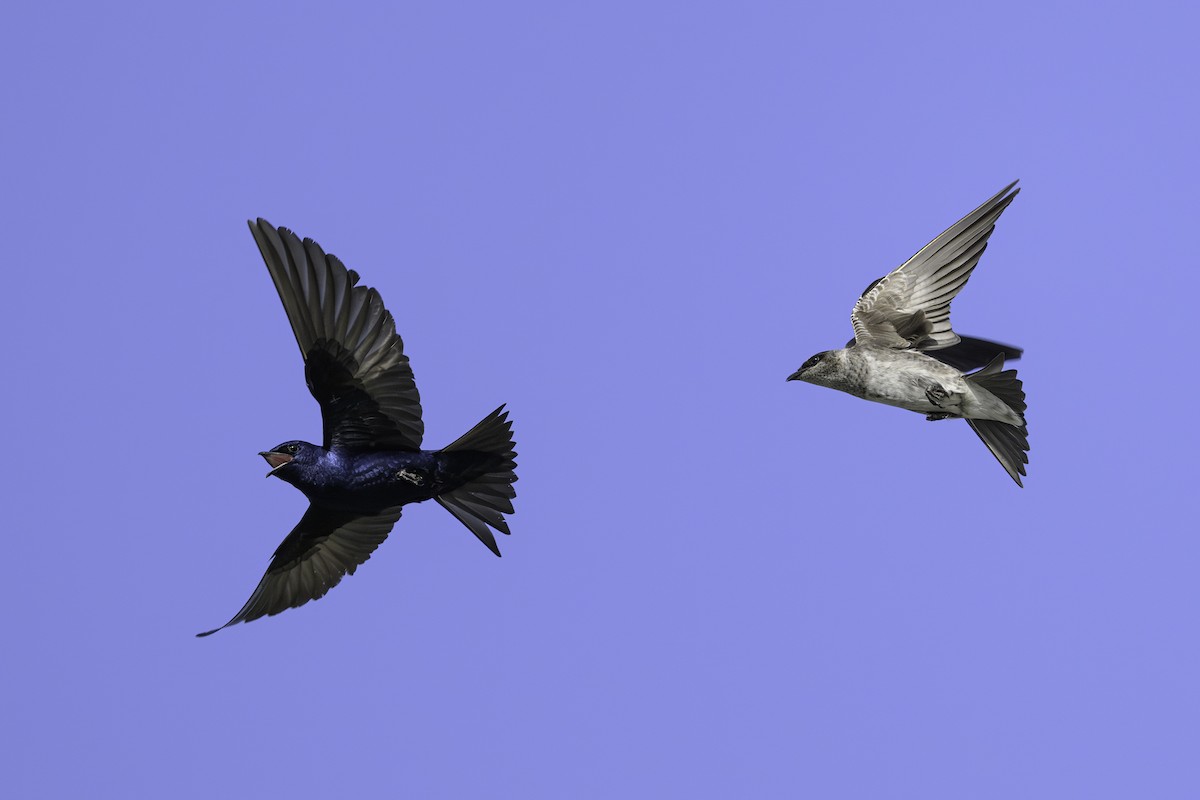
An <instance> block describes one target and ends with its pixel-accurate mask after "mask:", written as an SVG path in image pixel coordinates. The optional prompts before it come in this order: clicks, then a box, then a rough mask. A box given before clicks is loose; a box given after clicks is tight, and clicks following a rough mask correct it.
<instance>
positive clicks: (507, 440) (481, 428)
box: [436, 406, 517, 555]
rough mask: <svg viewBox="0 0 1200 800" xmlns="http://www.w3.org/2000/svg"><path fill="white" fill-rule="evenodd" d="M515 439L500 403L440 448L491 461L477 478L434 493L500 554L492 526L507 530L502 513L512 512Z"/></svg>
mask: <svg viewBox="0 0 1200 800" xmlns="http://www.w3.org/2000/svg"><path fill="white" fill-rule="evenodd" d="M515 447H516V442H514V441H513V435H512V423H511V422H510V421H509V419H508V412H507V411H505V410H504V406H500V408H497V409H496V410H495V411H493V412H492V413H491V414H488V415H487V416H486V417H484V418H483V420H482V421H481V422H480V423H479V424H478V425H476V426H475V427H474V428H471V430H469V431H467V432H466V433H465V434H463V435H462V436H460V437H459V438H458V439H456V440H455V441H454V442H452V443H451V444H449V445H447V446H446V447H444V448H443V450H444V451H452V450H458V451H470V452H475V453H482V454H485V455H489V456H492V457H493V459H494V461H495V463H494V465H493V466H490V467H488V471H487V472H485V473H484V474H482V475H480V476H479V477H477V478H472V479H471V480H469V481H467V482H466V483H464V484H463V485H462V486H459V487H458V488H456V489H453V490H451V491H449V492H446V493H445V494H440V495H438V496H437V498H436V499H437V501H438V503H440V504H441V505H442V507H443V508H445V509H446V510H447V511H449V512H450V513H451V514H453V515H454V517H455V518H456V519H457V520H458V521H459V522H461V523H462V524H463V525H466V526H467V529H468V530H469V531H471V533H473V534H475V535H476V536H477V537H478V538H479V541H481V542H483V543H484V544H485V545H487V547H488V549H489V550H491V551H492V552H493V553H495V554H496V555H500V548H499V547H498V546H497V544H496V537H495V536H493V535H492V531H491V529H489V527H488V526H489V525H490V526H491V527H492V528H495V529H496V530H498V531H500V532H501V533H503V534H508V533H510V531H509V529H508V522H507V521H506V520H505V519H504V515H505V514H512V513H513V504H512V498H514V497H516V496H517V491H516V489H514V488H513V487H512V484H513V482H514V481H516V479H517V474H516V468H517V463H516V461H515V460H514V459H515V458H516V457H517V453H516V450H515V449H514V448H515Z"/></svg>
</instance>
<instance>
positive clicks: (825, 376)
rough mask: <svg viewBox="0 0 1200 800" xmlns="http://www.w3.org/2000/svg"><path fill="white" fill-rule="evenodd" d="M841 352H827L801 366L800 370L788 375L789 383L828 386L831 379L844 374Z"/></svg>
mask: <svg viewBox="0 0 1200 800" xmlns="http://www.w3.org/2000/svg"><path fill="white" fill-rule="evenodd" d="M841 352H842V351H840V350H825V351H824V352H821V353H817V354H816V355H815V356H813V357H812V358H810V359H809V360H808V361H805V362H804V363H803V364H801V365H800V369H798V370H796V371H795V372H793V373H792V374H791V375H788V380H789V381H804V382H805V383H815V384H817V385H818V386H826V385H828V382H829V381H830V379H832V378H835V377H838V376H840V375H841V372H842V359H841V357H840V354H841Z"/></svg>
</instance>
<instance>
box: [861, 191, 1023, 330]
mask: <svg viewBox="0 0 1200 800" xmlns="http://www.w3.org/2000/svg"><path fill="white" fill-rule="evenodd" d="M1016 185H1017V184H1016V181H1014V182H1012V183H1010V184H1009V185H1008V186H1006V187H1004V189H1002V190H1001V191H1000V192H999V193H997V194H996V195H995V196H994V197H992V198H991V199H990V200H988V201H987V202H986V203H984V204H983V205H981V206H980V207H979V208H977V209H975V210H974V211H972V212H971V213H970V214H967V215H966V216H965V217H963V218H962V219H960V220H959V221H958V222H956V223H954V224H953V225H951V226H950V227H949V228H947V229H946V230H945V231H944V232H943V233H942V234H941V235H940V236H938V237H937V238H936V239H934V240H933V241H932V242H930V243H929V244H927V245H925V246H924V247H923V248H921V250H920V252H918V253H917V254H916V255H915V256H913V257H912V258H910V259H909V260H908V261H905V262H904V263H903V264H901V265H900V266H899V267H897V268H896V269H894V270H892V272H890V273H889V274H888V275H886V276H884V277H883V278H880V279H879V280H877V281H875V282H874V283H872V284H871V285H870V286H868V287H867V290H866V291H865V292H863V295H862V297H860V298H859V299H858V302H857V303H855V304H854V311H853V312H851V314H850V321H851V322H852V323H853V324H854V339H855V341H857V342H858V343H860V344H861V343H863V342H864V341H868V340H869V341H871V342H873V343H875V344H882V345H885V346H887V347H892V348H895V349H897V350H906V349H910V348H915V349H918V350H938V349H940V348H943V347H949V346H950V345H953V344H956V343H957V342H958V341H959V337H958V335H957V334H956V333H955V332H954V331H953V329H951V327H950V301H952V300H953V299H954V297H955V295H957V294H958V292H959V290H961V289H962V287H963V286H964V285H965V284H966V282H967V279H968V278H970V277H971V270H973V269H975V265H976V264H978V263H979V257H980V256H982V255H983V251H984V249H985V248H986V247H987V242H988V237H989V236H991V234H992V230H993V229H994V228H995V226H996V220H997V219H998V218H999V216H1000V214H1001V213H1003V211H1004V209H1006V208H1008V204H1009V203H1011V202H1012V200H1013V198H1014V197H1016V196H1017V192H1019V191H1021V190H1020V189H1014V188H1013V187H1014V186H1016Z"/></svg>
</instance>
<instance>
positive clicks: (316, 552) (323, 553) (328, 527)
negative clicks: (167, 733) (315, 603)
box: [197, 505, 400, 636]
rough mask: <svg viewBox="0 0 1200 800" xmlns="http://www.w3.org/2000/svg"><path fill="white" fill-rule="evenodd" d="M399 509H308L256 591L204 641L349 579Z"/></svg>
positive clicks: (319, 594) (322, 593)
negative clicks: (363, 511) (360, 511)
mask: <svg viewBox="0 0 1200 800" xmlns="http://www.w3.org/2000/svg"><path fill="white" fill-rule="evenodd" d="M398 519H400V506H395V507H394V508H389V509H385V510H384V511H381V512H379V513H378V514H374V515H356V514H353V513H351V512H345V511H332V510H329V509H325V508H321V507H320V506H316V505H310V506H309V507H308V510H307V511H305V512H304V516H303V517H301V518H300V522H299V523H297V525H296V527H295V528H294V529H293V530H292V532H291V533H289V534H288V535H287V538H286V539H284V540H283V543H282V544H280V545H279V548H278V549H277V550H276V551H275V557H274V558H272V559H271V565H270V566H269V567H267V572H266V574H264V575H263V577H262V580H260V581H259V582H258V587H257V588H255V590H254V593H253V594H251V595H250V599H249V600H247V601H246V605H244V606H242V610H241V611H239V612H238V613H237V614H235V615H234V617H233V619H231V620H229V622H226V623H225V624H224V625H222V626H221V627H220V628H214V629H213V630H211V631H205V632H204V633H200V634H197V636H208V635H210V634H213V633H216V632H217V631H219V630H221V629H222V628H228V627H229V626H230V625H234V624H236V623H238V622H250V621H251V620H255V619H258V618H259V617H263V616H268V615H273V614H278V613H279V612H281V611H286V610H287V609H289V608H296V607H297V606H302V605H304V604H305V603H307V602H308V601H309V600H316V599H318V598H320V597H324V596H325V593H326V592H328V591H329V590H330V589H332V588H333V587H334V586H337V585H338V582H339V581H341V579H342V576H343V575H353V574H354V570H356V569H358V565H359V564H362V563H363V562H364V561H366V560H367V559H368V558H370V557H371V553H372V552H374V550H375V548H376V547H378V546H379V545H380V544H381V543H382V542H383V540H384V539H386V538H387V536H388V533H389V532H390V531H391V530H392V526H393V525H395V524H396V520H398Z"/></svg>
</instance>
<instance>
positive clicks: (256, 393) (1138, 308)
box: [0, 2, 1200, 798]
mask: <svg viewBox="0 0 1200 800" xmlns="http://www.w3.org/2000/svg"><path fill="white" fill-rule="evenodd" d="M1128 5H1130V4H1101V3H1086V4H1085V3H1077V4H1071V3H1058V2H1039V3H1020V2H1017V3H1002V4H974V5H971V6H970V7H968V6H967V4H946V5H942V6H934V5H930V4H923V3H916V4H903V5H895V6H893V5H889V6H866V5H862V6H856V5H852V4H845V3H829V4H817V3H813V4H800V3H727V4H698V3H628V4H626V3H604V4H591V5H588V6H585V5H582V4H568V3H543V4H525V3H504V4H501V3H474V4H459V3H439V4H434V3H421V4H417V3H403V4H401V3H397V4H388V5H361V4H343V5H340V6H338V7H337V8H334V7H333V4H299V3H274V4H266V3H242V4H232V3H229V4H225V3H219V4H206V5H201V4H191V5H189V6H187V7H184V6H182V5H180V4H161V3H160V4H149V3H147V4H131V3H126V4H118V5H100V4H74V5H71V4H67V5H56V6H55V5H50V4H40V5H37V6H36V7H35V6H34V5H33V4H26V5H24V6H23V7H17V6H13V7H10V8H8V9H7V10H6V12H5V18H6V19H5V25H4V28H5V30H6V36H5V39H6V41H5V44H4V47H3V48H0V66H2V67H3V72H4V75H5V76H6V77H5V79H4V81H3V85H2V86H0V102H2V103H3V109H4V119H5V121H4V122H3V126H2V128H0V136H2V137H3V150H2V156H0V159H2V161H0V163H2V174H0V186H2V191H0V206H2V208H0V211H2V216H0V219H3V228H4V262H5V264H4V275H5V287H6V288H5V290H4V291H3V292H2V293H0V306H2V311H3V319H4V323H5V348H4V355H3V361H2V362H0V363H3V366H4V373H5V374H4V382H3V386H4V392H3V399H2V401H0V402H3V414H4V419H5V421H6V423H7V424H6V430H5V459H4V461H5V463H4V467H3V469H4V475H5V477H4V485H5V498H6V500H5V502H4V504H3V507H4V511H3V541H4V559H5V569H4V572H5V579H4V580H3V581H2V582H0V602H2V603H3V607H4V609H5V613H4V618H5V623H4V633H3V641H4V655H3V658H2V660H0V672H3V680H2V681H0V702H2V708H0V716H2V722H0V736H2V739H3V741H0V761H2V762H3V770H2V772H3V775H4V778H3V780H4V782H5V784H6V785H7V786H9V787H11V788H12V792H13V793H12V794H11V795H10V796H13V797H56V796H57V797H61V796H120V797H133V796H137V797H179V798H191V797H195V798H212V797H243V796H250V795H252V794H258V795H260V796H262V795H266V796H274V797H329V796H337V797H340V796H411V797H455V798H459V797H492V796H498V797H520V798H530V797H556V798H561V797H589V798H590V797H863V798H882V797H887V798H931V797H946V798H965V797H970V798H1014V797H1022V798H1030V797H1039V798H1042V797H1044V798H1070V797H1080V798H1099V797H1155V798H1169V797H1181V798H1183V797H1196V796H1200V761H1198V760H1197V758H1196V754H1197V748H1198V746H1200V736H1198V734H1200V730H1198V721H1197V711H1198V701H1200V688H1198V679H1197V675H1200V644H1198V638H1197V630H1196V629H1197V623H1196V618H1197V616H1196V609H1197V607H1198V605H1200V590H1198V588H1197V581H1196V573H1197V570H1196V565H1197V560H1198V559H1200V544H1198V543H1197V539H1196V533H1195V520H1194V518H1195V488H1194V483H1195V477H1196V467H1195V462H1194V460H1193V452H1194V449H1195V444H1196V435H1195V431H1194V426H1193V421H1192V415H1193V409H1194V404H1195V397H1196V380H1195V369H1194V366H1193V364H1192V362H1193V360H1194V357H1193V356H1192V355H1191V354H1190V351H1191V350H1192V349H1193V347H1192V346H1193V344H1194V341H1195V328H1196V313H1195V309H1194V307H1193V306H1194V302H1195V300H1194V298H1195V293H1196V290H1197V288H1198V287H1197V280H1196V277H1195V273H1196V253H1195V241H1194V240H1195V228H1196V220H1197V211H1198V210H1200V209H1198V207H1197V205H1198V204H1197V201H1196V185H1197V180H1196V179H1197V174H1196V173H1197V170H1196V165H1197V156H1196V143H1197V134H1198V130H1197V128H1198V125H1197V114H1196V102H1195V90H1196V75H1197V67H1198V66H1200V64H1198V59H1197V56H1196V49H1195V40H1194V38H1195V37H1194V32H1195V30H1196V25H1197V19H1196V14H1195V12H1194V11H1193V10H1192V8H1191V7H1190V6H1188V5H1185V4H1182V3H1181V4H1177V5H1171V4H1162V3H1148V4H1143V5H1142V7H1141V8H1140V9H1138V10H1131V8H1129V7H1128ZM1014 178H1020V179H1021V181H1022V183H1021V185H1022V187H1023V191H1022V193H1021V195H1020V196H1019V197H1018V198H1017V200H1016V202H1015V203H1014V204H1013V205H1012V206H1011V207H1010V209H1009V210H1008V211H1007V212H1006V213H1005V214H1004V216H1003V218H1002V219H1001V220H1000V222H999V225H998V227H997V229H996V233H995V235H994V236H993V239H992V244H991V246H990V247H989V249H988V252H987V254H986V255H985V256H984V258H983V260H982V262H981V264H980V267H979V269H978V271H977V272H976V274H975V277H974V278H973V279H972V281H971V283H970V285H969V286H968V287H967V289H966V290H965V291H964V293H963V294H962V296H961V297H960V298H959V299H958V301H957V302H956V304H955V314H954V320H955V327H956V328H957V329H958V330H960V331H961V332H963V333H967V334H973V335H978V336H985V337H990V338H995V339H999V340H1001V341H1009V342H1013V343H1015V344H1019V345H1021V346H1023V347H1025V348H1026V358H1025V359H1024V360H1022V361H1021V362H1020V363H1019V368H1020V371H1021V376H1022V378H1023V379H1024V380H1025V385H1026V389H1027V391H1028V394H1029V402H1030V411H1029V421H1030V431H1031V436H1030V440H1031V444H1032V447H1033V449H1032V452H1031V454H1030V456H1031V461H1032V464H1031V465H1030V469H1029V479H1028V481H1027V487H1028V488H1026V489H1025V490H1024V491H1022V490H1019V489H1017V488H1016V487H1015V486H1014V485H1013V484H1012V482H1011V481H1010V480H1009V478H1008V477H1007V476H1006V475H1005V474H1004V472H1003V471H1002V469H1001V468H1000V467H999V465H997V464H996V463H995V461H994V460H993V459H992V457H991V456H990V455H989V454H988V452H987V451H986V449H985V448H984V447H983V446H982V445H981V444H980V442H979V441H978V440H977V439H976V438H975V437H974V436H973V435H972V434H971V432H970V431H969V430H968V429H967V427H966V426H965V425H963V424H961V423H949V422H947V423H941V424H938V425H929V424H927V423H926V422H924V421H923V420H922V419H921V418H920V417H918V416H916V415H914V414H907V413H904V412H901V411H899V410H896V409H891V408H887V407H884V406H878V405H873V404H869V403H864V402H862V401H859V400H855V399H854V398H851V397H849V396H846V395H842V394H839V393H836V392H831V391H828V390H823V389H818V388H816V387H813V386H808V385H802V384H795V383H793V384H786V383H785V382H784V378H785V377H786V376H787V375H788V374H789V373H791V372H792V371H793V370H795V369H796V368H797V367H798V366H799V365H800V363H801V362H802V361H804V360H805V359H806V358H807V357H808V356H810V355H812V354H813V353H815V352H817V351H819V350H824V349H828V348H831V347H837V346H840V345H841V344H842V343H843V342H844V341H845V339H846V338H847V337H848V336H849V334H850V325H849V311H850V307H851V304H852V302H853V300H854V299H855V298H856V297H857V295H858V293H859V292H860V291H861V290H862V289H863V288H864V287H865V286H866V285H867V283H869V282H870V281H871V280H872V279H874V278H877V277H879V276H880V275H882V274H884V273H885V272H887V271H888V270H890V269H892V268H893V267H894V266H896V265H897V264H899V263H900V262H901V261H903V260H904V259H905V258H907V257H908V256H909V255H911V254H912V253H913V252H915V251H916V250H917V249H918V248H919V247H921V246H922V245H924V244H925V243H926V242H927V241H928V240H929V239H931V238H932V237H933V236H935V235H936V234H938V233H939V232H940V231H942V230H943V229H944V228H945V227H947V226H948V225H950V224H951V223H953V222H954V221H955V220H957V219H958V218H959V217H960V216H962V215H963V214H965V213H966V212H968V211H969V210H971V209H972V208H974V207H975V206H976V205H977V204H979V203H980V202H982V201H983V200H984V199H986V198H987V197H989V196H990V195H991V194H992V193H994V192H995V191H997V190H998V189H999V188H1000V187H1002V186H1004V185H1005V184H1006V183H1008V182H1009V181H1010V180H1012V179H1014ZM255 216H263V217H266V218H267V219H269V220H270V221H271V222H273V223H275V224H276V225H285V226H288V227H291V228H293V229H295V230H296V231H298V232H299V233H300V234H301V235H304V236H312V237H314V238H316V239H318V240H319V241H320V242H321V243H322V245H324V247H325V248H326V249H328V250H329V251H331V252H333V253H336V254H338V255H339V256H340V257H342V258H343V259H344V260H345V261H346V262H347V264H348V265H350V266H351V267H354V268H355V269H357V270H358V271H360V272H361V273H362V274H363V276H364V282H365V283H367V284H369V285H373V286H376V287H378V288H379V290H380V291H381V292H382V294H383V297H384V299H385V300H386V302H387V304H388V306H389V308H390V309H391V310H392V311H393V312H394V314H395V317H396V321H397V326H398V329H399V331H400V332H401V334H402V335H403V337H404V340H405V345H406V351H407V352H408V353H409V355H410V356H411V358H412V363H413V367H414V370H415V373H416V377H417V383H418V386H419V388H420V391H421V397H422V401H423V403H424V407H425V420H426V430H427V435H426V442H427V445H428V446H430V447H437V446H441V445H443V444H446V443H448V442H450V441H451V440H453V439H454V438H455V437H457V436H458V435H459V434H461V433H462V432H464V431H465V430H467V428H469V427H470V426H471V425H472V424H474V423H475V422H476V421H477V420H478V419H480V418H482V417H483V416H484V415H485V414H486V413H487V412H488V411H490V410H491V409H492V408H494V407H495V406H496V405H499V404H500V403H501V402H507V403H509V404H510V407H511V409H512V413H513V418H514V420H515V430H516V433H517V441H518V450H519V451H520V457H519V463H520V468H519V474H520V477H521V480H520V482H519V483H518V484H517V489H518V491H519V496H518V498H517V514H516V515H515V516H514V517H513V518H512V527H513V530H514V534H513V536H512V537H510V538H506V539H505V540H504V541H502V542H501V547H502V549H503V551H504V555H505V557H504V558H503V559H496V558H494V557H492V556H491V555H490V554H489V553H488V552H487V551H486V550H485V549H484V548H483V547H481V546H480V545H479V543H478V542H477V541H475V539H474V537H472V536H471V535H470V533H468V532H467V531H466V530H465V529H464V528H463V527H462V526H461V525H460V524H459V523H458V522H456V521H455V520H454V519H452V518H451V517H450V516H449V515H448V514H446V512H445V511H443V510H442V509H441V508H439V507H437V506H436V505H434V504H426V505H422V506H417V507H410V508H409V509H408V511H406V513H405V515H404V518H403V519H402V520H401V522H400V523H399V525H398V526H397V528H396V530H395V532H394V533H393V535H392V537H391V538H390V539H389V541H388V542H387V543H386V544H385V545H384V546H383V547H381V548H380V550H379V551H378V552H377V553H376V555H375V557H374V558H372V559H371V561H370V562H369V563H368V564H366V565H365V566H364V567H363V568H362V569H361V570H360V571H359V572H358V574H357V575H356V576H354V577H352V578H349V579H347V580H346V581H345V582H344V583H343V584H342V585H341V586H339V587H338V588H337V589H336V590H335V591H334V592H332V593H331V594H330V595H329V596H328V597H327V598H325V599H324V600H322V601H320V602H318V603H315V604H312V605H310V606H307V607H305V608H303V609H300V610H297V611H290V612H288V613H285V614H284V615H282V616H280V617H276V618H272V619H268V620H261V621H259V622H255V623H252V624H250V625H244V626H238V627H236V628H233V629H230V630H228V631H224V632H222V633H221V634H219V635H217V636H215V637H213V638H211V639H206V640H197V639H194V638H193V636H192V634H194V633H195V632H197V631H201V630H205V629H207V628H210V627H212V626H214V625H216V624H219V623H221V622H223V621H224V620H226V619H228V617H229V616H230V615H231V614H232V613H233V612H234V611H236V610H237V608H239V607H240V605H241V603H242V602H243V601H244V600H245V598H246V597H247V596H248V594H249V592H250V591H251V589H252V588H253V586H254V585H255V583H256V582H257V580H258V579H259V577H260V575H261V573H262V569H263V568H264V567H265V565H266V563H267V561H268V559H269V556H270V554H271V552H272V551H273V549H274V548H275V546H276V545H277V544H278V542H279V541H280V539H281V538H282V537H283V535H284V534H285V533H286V532H287V531H288V530H290V529H291V527H292V525H293V524H294V522H295V520H296V519H297V518H298V517H299V515H300V513H301V512H302V510H303V508H304V499H303V497H302V496H301V495H300V494H299V493H297V492H296V491H295V490H293V489H292V488H291V487H288V486H286V485H285V484H283V483H282V482H279V481H264V480H263V478H262V475H263V472H264V471H265V469H266V468H265V465H264V464H263V462H262V459H260V458H259V457H258V456H257V455H255V453H256V452H257V451H258V450H261V449H264V448H267V447H270V446H273V445H274V444H276V443H278V442H280V441H283V440H286V439H290V438H296V437H299V438H307V439H310V440H312V439H319V436H320V423H319V417H318V413H317V407H316V405H315V403H313V401H312V399H311V398H310V397H309V396H308V394H307V392H306V391H305V389H304V384H303V380H302V372H301V362H300V358H299V355H298V353H297V351H296V347H295V344H294V341H293V339H292V335H291V333H290V331H289V330H288V327H287V324H286V321H285V318H284V314H283V312H282V309H281V308H280V305H279V301H278V299H277V298H276V296H275V293H274V290H273V288H272V286H271V283H270V280H269V277H268V275H267V272H266V270H265V268H264V267H263V265H262V263H261V260H260V257H259V255H258V252H257V250H256V248H255V246H254V242H253V240H252V238H251V236H250V234H249V232H248V231H247V229H246V227H245V220H246V219H247V218H248V217H255Z"/></svg>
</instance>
